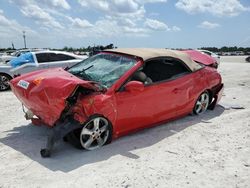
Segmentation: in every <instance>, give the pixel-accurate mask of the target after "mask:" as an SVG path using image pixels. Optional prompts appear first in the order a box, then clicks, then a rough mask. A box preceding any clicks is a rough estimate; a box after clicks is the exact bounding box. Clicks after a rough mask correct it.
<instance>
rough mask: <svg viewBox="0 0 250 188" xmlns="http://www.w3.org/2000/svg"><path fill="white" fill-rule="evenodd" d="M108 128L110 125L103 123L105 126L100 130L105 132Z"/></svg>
mask: <svg viewBox="0 0 250 188" xmlns="http://www.w3.org/2000/svg"><path fill="white" fill-rule="evenodd" d="M107 129H108V125H103V126H102V127H101V128H100V131H101V133H103V132H105V131H106V130H107Z"/></svg>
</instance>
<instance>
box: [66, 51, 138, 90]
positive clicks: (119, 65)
mask: <svg viewBox="0 0 250 188" xmlns="http://www.w3.org/2000/svg"><path fill="white" fill-rule="evenodd" d="M135 63H136V60H135V59H132V58H128V57H124V56H121V55H118V54H104V53H103V54H97V55H95V56H92V57H90V58H88V59H86V60H84V61H82V62H80V63H78V64H76V65H75V66H73V67H71V68H70V69H69V70H68V72H70V73H71V74H73V75H75V76H77V77H79V78H81V79H83V80H89V81H95V82H98V83H100V84H102V85H103V86H104V87H107V88H108V87H110V86H112V85H113V84H114V83H115V81H117V80H118V79H119V78H120V77H121V76H122V75H123V74H124V73H125V72H127V71H128V70H129V69H130V68H131V67H132V66H134V65H135Z"/></svg>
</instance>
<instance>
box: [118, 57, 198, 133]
mask: <svg viewBox="0 0 250 188" xmlns="http://www.w3.org/2000/svg"><path fill="white" fill-rule="evenodd" d="M142 71H143V72H144V73H145V74H146V75H147V76H148V77H149V78H150V79H151V80H152V82H153V83H151V84H149V85H145V87H144V90H143V91H138V92H135V93H130V92H127V91H121V92H118V93H116V102H117V116H118V118H117V119H118V121H119V122H117V125H118V126H119V129H120V130H121V131H122V132H124V133H126V132H129V131H130V130H133V129H139V128H143V127H147V126H150V125H153V124H155V123H159V122H162V121H165V120H168V119H171V118H175V117H176V116H178V115H180V114H182V113H184V112H187V111H188V110H189V109H188V108H189V106H190V105H189V104H190V103H191V101H190V96H189V93H190V91H191V90H192V88H193V78H192V73H191V72H190V70H188V68H187V67H185V66H184V65H183V64H182V63H181V62H180V61H179V60H175V59H169V58H157V59H155V60H151V61H149V62H147V63H146V66H145V67H144V68H143V70H142Z"/></svg>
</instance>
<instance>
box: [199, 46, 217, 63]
mask: <svg viewBox="0 0 250 188" xmlns="http://www.w3.org/2000/svg"><path fill="white" fill-rule="evenodd" d="M198 51H200V52H202V53H204V54H207V55H209V56H211V57H213V58H214V59H215V60H216V62H217V67H218V66H219V65H220V56H219V55H218V54H216V53H214V52H211V51H208V50H202V49H199V50H198Z"/></svg>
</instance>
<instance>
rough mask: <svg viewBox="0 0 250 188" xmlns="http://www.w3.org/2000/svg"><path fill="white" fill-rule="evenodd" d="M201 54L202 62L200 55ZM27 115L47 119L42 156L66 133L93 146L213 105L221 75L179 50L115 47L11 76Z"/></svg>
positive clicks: (34, 119)
mask: <svg viewBox="0 0 250 188" xmlns="http://www.w3.org/2000/svg"><path fill="white" fill-rule="evenodd" d="M202 61H203V60H201V61H200V62H202ZM11 88H12V91H13V93H14V94H15V95H16V97H17V98H18V99H19V100H20V101H21V102H22V104H23V105H24V106H25V107H26V108H27V109H28V111H27V112H26V115H25V116H26V119H31V120H32V122H33V124H41V125H47V126H49V127H51V132H50V135H49V137H48V142H47V147H46V148H45V149H42V150H41V155H42V157H49V156H50V154H51V150H52V148H53V145H54V143H55V142H57V141H58V140H59V139H61V138H64V139H65V140H67V141H68V142H70V143H72V144H73V145H74V146H76V147H78V148H83V149H86V150H94V149H97V148H99V147H101V146H103V145H104V144H108V143H110V142H111V140H112V139H116V138H118V137H120V136H122V135H126V134H128V133H131V132H134V131H137V130H140V129H143V128H146V127H151V126H154V125H156V124H159V123H162V122H166V121H168V120H170V119H176V118H178V117H182V116H184V115H187V114H190V113H193V114H196V115H199V114H202V113H204V112H205V111H206V110H207V109H208V108H209V109H214V107H215V105H216V104H217V102H218V101H219V100H220V98H221V95H222V91H223V83H222V81H221V76H220V74H219V73H218V72H217V70H216V69H214V68H212V67H209V66H204V65H202V64H199V63H196V62H195V61H193V60H192V59H191V57H190V56H189V55H188V54H187V53H185V52H181V51H173V50H166V49H136V48H135V49H113V50H106V51H104V52H100V53H99V54H97V55H95V56H92V57H90V58H88V59H86V60H84V61H82V62H80V63H78V64H76V65H74V66H73V67H71V68H69V69H68V70H64V69H62V68H54V69H47V70H39V71H35V72H32V73H29V74H25V75H23V76H18V77H16V78H15V79H13V80H11Z"/></svg>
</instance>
